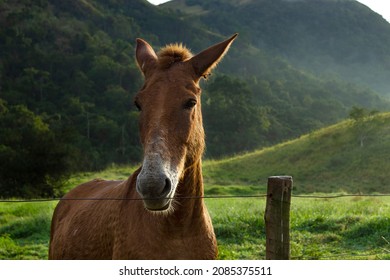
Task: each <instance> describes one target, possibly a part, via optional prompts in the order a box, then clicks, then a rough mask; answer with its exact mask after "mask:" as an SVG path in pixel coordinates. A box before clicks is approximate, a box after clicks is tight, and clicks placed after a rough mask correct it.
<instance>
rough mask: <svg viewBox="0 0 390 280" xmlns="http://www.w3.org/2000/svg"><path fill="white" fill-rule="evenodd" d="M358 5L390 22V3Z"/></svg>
mask: <svg viewBox="0 0 390 280" xmlns="http://www.w3.org/2000/svg"><path fill="white" fill-rule="evenodd" d="M148 1H149V2H150V3H152V4H155V5H158V4H161V3H164V2H167V0H148ZM358 1H359V2H360V3H362V4H364V5H366V6H367V7H369V8H370V9H371V10H373V11H374V12H376V13H378V14H380V15H382V16H383V17H384V18H385V19H386V20H387V21H388V22H390V1H389V0H358Z"/></svg>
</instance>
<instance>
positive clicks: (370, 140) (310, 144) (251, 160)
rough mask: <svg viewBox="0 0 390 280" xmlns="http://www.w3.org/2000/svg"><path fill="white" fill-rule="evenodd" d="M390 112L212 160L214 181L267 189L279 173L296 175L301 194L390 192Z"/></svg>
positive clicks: (209, 178)
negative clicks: (268, 184)
mask: <svg viewBox="0 0 390 280" xmlns="http://www.w3.org/2000/svg"><path fill="white" fill-rule="evenodd" d="M389 158H390V113H384V114H379V115H376V116H373V117H369V118H366V119H364V120H361V121H358V122H356V121H352V120H347V121H344V122H342V123H339V124H336V125H333V126H330V127H327V128H324V129H321V130H318V131H315V132H312V133H310V134H307V135H304V136H302V137H300V138H299V139H295V140H292V141H289V142H285V143H282V144H279V145H276V146H273V147H270V148H266V149H262V150H258V151H255V152H252V153H248V154H244V155H240V156H237V157H233V158H228V159H225V160H221V161H207V162H206V163H205V166H204V175H205V181H206V183H207V184H208V185H209V186H210V188H211V189H213V188H214V187H213V186H221V185H230V186H231V185H240V186H242V185H246V186H250V187H251V190H252V191H254V190H257V191H259V192H261V191H262V190H264V185H265V184H266V179H267V178H268V177H269V176H273V175H291V176H293V178H294V192H295V193H311V192H340V191H341V192H349V193H359V192H362V193H371V192H382V193H389V192H390V184H389V181H388V174H389V170H390V161H389Z"/></svg>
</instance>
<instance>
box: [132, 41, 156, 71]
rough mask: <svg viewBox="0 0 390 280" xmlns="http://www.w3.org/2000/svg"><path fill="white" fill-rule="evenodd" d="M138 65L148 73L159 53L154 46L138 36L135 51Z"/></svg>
mask: <svg viewBox="0 0 390 280" xmlns="http://www.w3.org/2000/svg"><path fill="white" fill-rule="evenodd" d="M135 56H136V58H137V63H138V67H139V68H140V69H141V71H142V73H143V74H144V75H146V72H147V70H148V69H149V68H150V66H152V65H154V63H155V62H156V61H157V55H156V53H155V52H154V50H153V48H152V47H151V46H150V45H149V44H148V43H147V42H146V41H144V40H142V39H139V38H137V47H136V51H135Z"/></svg>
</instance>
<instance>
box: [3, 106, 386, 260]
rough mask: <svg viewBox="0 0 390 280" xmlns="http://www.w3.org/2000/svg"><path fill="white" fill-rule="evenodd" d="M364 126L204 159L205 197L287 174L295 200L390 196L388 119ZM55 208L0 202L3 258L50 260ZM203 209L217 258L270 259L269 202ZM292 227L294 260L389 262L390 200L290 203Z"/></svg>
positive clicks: (221, 202)
mask: <svg viewBox="0 0 390 280" xmlns="http://www.w3.org/2000/svg"><path fill="white" fill-rule="evenodd" d="M361 125H362V126H361V127H358V126H357V125H356V123H353V122H352V121H345V122H342V123H340V124H337V125H334V126H331V127H328V128H325V129H322V130H319V131H316V132H313V133H310V134H308V135H305V136H302V137H301V138H299V139H296V140H292V141H289V142H286V143H283V144H280V145H277V146H274V147H270V148H267V149H263V150H259V151H255V152H252V153H248V154H245V155H240V156H237V157H233V158H229V159H224V160H219V161H205V163H204V177H205V183H206V187H205V190H206V195H209V196H216V195H233V196H234V195H239V196H242V195H260V194H264V193H265V192H266V182H267V177H268V176H272V175H285V174H286V175H292V176H293V178H294V188H293V194H313V193H315V194H317V195H325V194H326V195H329V194H340V193H353V194H356V193H364V194H370V193H387V194H389V193H390V185H389V183H388V174H389V170H390V161H389V160H388V159H389V158H390V113H387V114H381V115H378V116H376V117H373V118H370V119H367V120H365V121H364V122H363V123H362V124H361ZM362 133H363V134H364V135H363V134H362ZM359 135H363V136H364V143H363V146H362V145H361V143H360V141H359ZM134 169H135V167H117V166H112V167H111V168H108V169H107V170H104V171H102V172H99V173H82V174H76V175H74V176H73V177H72V178H71V179H70V180H69V182H68V183H67V186H66V187H67V188H68V189H70V188H72V187H74V186H76V185H77V184H79V183H82V182H85V181H88V180H91V179H93V178H106V179H125V178H127V177H128V176H129V175H130V174H131V173H132V172H133V171H134ZM56 203H57V202H34V203H31V202H30V203H10V202H8V203H4V202H2V203H1V202H0V259H47V253H48V252H47V251H48V241H49V234H50V221H51V215H52V212H53V209H54V207H55V205H56ZM113 203H115V202H113ZM206 203H207V206H208V208H209V211H210V214H211V216H212V219H213V224H214V228H215V232H216V235H217V239H218V246H219V258H220V259H229V260H230V259H264V258H265V227H264V218H263V217H264V211H265V198H242V197H241V198H224V199H222V198H206ZM290 229H291V231H290V232H291V258H292V259H337V260H341V259H387V260H390V197H341V198H334V199H314V198H300V197H293V198H292V204H291V222H290Z"/></svg>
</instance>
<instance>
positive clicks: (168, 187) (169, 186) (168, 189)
mask: <svg viewBox="0 0 390 280" xmlns="http://www.w3.org/2000/svg"><path fill="white" fill-rule="evenodd" d="M171 190H172V183H171V180H169V178H166V179H165V186H164V189H163V191H162V195H163V196H166V195H168V194H169V193H170V192H171Z"/></svg>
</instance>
